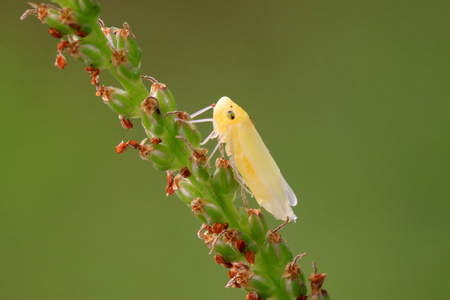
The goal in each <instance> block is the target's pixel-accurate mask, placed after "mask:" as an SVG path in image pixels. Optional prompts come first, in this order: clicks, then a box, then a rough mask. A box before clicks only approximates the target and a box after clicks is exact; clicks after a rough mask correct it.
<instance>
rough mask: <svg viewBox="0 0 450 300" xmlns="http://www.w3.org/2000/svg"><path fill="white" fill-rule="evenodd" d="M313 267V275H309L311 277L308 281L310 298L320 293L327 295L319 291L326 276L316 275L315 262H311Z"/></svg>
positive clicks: (321, 290)
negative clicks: (309, 283)
mask: <svg viewBox="0 0 450 300" xmlns="http://www.w3.org/2000/svg"><path fill="white" fill-rule="evenodd" d="M313 266H314V273H311V276H310V277H309V281H310V282H311V297H313V296H315V295H319V294H320V293H321V292H324V293H327V292H326V291H325V290H323V289H321V288H322V284H323V281H324V280H325V276H327V274H325V273H322V274H317V267H316V262H313Z"/></svg>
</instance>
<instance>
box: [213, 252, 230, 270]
mask: <svg viewBox="0 0 450 300" xmlns="http://www.w3.org/2000/svg"><path fill="white" fill-rule="evenodd" d="M214 261H215V262H216V264H218V265H222V266H224V267H225V268H231V267H233V264H231V263H229V262H227V260H226V259H225V257H223V256H222V255H220V254H218V253H216V255H214Z"/></svg>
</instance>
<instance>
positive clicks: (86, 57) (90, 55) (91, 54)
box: [79, 43, 109, 69]
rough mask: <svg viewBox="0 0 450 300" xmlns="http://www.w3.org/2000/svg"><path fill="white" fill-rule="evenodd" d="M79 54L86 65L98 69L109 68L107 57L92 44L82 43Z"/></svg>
mask: <svg viewBox="0 0 450 300" xmlns="http://www.w3.org/2000/svg"><path fill="white" fill-rule="evenodd" d="M79 53H80V56H81V58H82V59H83V61H84V63H85V64H86V65H88V66H92V67H94V68H96V69H104V68H106V67H107V66H108V63H109V60H108V59H107V58H106V56H105V55H104V54H103V53H102V52H101V51H100V49H98V48H97V47H95V46H94V45H92V44H88V43H82V44H81V45H80V48H79Z"/></svg>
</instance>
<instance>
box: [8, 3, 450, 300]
mask: <svg viewBox="0 0 450 300" xmlns="http://www.w3.org/2000/svg"><path fill="white" fill-rule="evenodd" d="M101 2H102V5H103V6H102V18H103V20H104V21H105V23H106V25H107V26H117V27H120V26H121V24H122V23H123V22H124V21H127V22H128V23H129V24H130V26H131V28H132V30H133V33H134V34H135V35H136V37H137V42H138V44H139V45H140V46H141V47H142V49H143V52H144V58H143V65H142V70H143V73H144V74H147V75H151V76H154V77H156V78H157V79H158V80H160V81H161V82H164V83H166V84H167V86H168V87H169V88H170V89H171V91H172V92H173V93H174V95H175V97H176V99H177V102H178V105H179V108H180V109H182V110H185V111H187V112H194V111H197V110H199V109H201V108H203V107H205V106H207V105H209V104H211V103H214V102H215V101H217V100H218V99H219V98H220V97H222V96H225V95H226V96H229V97H230V98H232V99H233V100H234V101H235V102H237V103H238V104H239V105H240V106H242V107H243V108H244V109H245V110H246V111H247V112H248V113H249V114H250V116H251V117H252V119H253V121H254V123H255V124H256V126H257V129H258V131H259V132H260V134H261V136H262V137H263V139H264V141H265V143H266V145H267V147H268V148H269V149H270V151H271V153H272V155H273V156H274V158H275V160H276V161H277V162H278V164H279V167H280V169H281V170H282V172H283V174H284V177H285V178H286V179H287V181H288V182H289V184H290V185H291V187H292V188H293V189H294V191H295V192H296V194H297V196H298V198H299V205H298V206H297V207H296V208H295V209H294V211H295V213H296V214H297V216H298V217H299V219H298V221H297V223H296V224H289V226H288V227H287V228H285V229H283V230H282V234H283V236H284V238H285V239H286V240H287V243H288V246H289V247H291V249H292V250H293V252H294V254H298V253H303V252H308V255H307V256H306V257H304V258H303V259H302V260H301V261H300V264H301V266H302V269H303V271H304V272H305V273H306V274H307V275H309V274H310V273H311V271H312V266H311V264H312V261H317V265H318V270H319V272H325V273H328V276H327V278H326V280H325V284H324V286H323V287H324V288H325V289H326V290H328V292H329V293H330V295H331V297H332V299H334V300H337V299H346V300H352V299H355V300H356V299H366V300H372V299H433V298H439V297H440V298H441V299H446V298H448V292H447V291H446V289H445V288H444V287H446V286H448V285H449V284H450V276H449V275H448V274H449V272H448V270H449V268H450V258H449V253H450V247H449V246H450V240H449V228H450V222H449V219H450V217H449V209H450V205H449V194H450V188H449V187H450V176H449V169H450V168H449V167H450V158H449V153H450V138H449V128H450V121H449V115H450V114H449V112H450V102H449V100H450V89H449V82H450V81H449V80H450V74H449V70H450V59H449V57H450V56H449V53H450V39H449V31H448V29H449V28H450V22H449V17H448V16H449V14H450V6H449V5H448V1H447V0H435V1H418V0H412V1H411V0H410V1H406V0H399V1H388V0H381V1H371V2H366V1H348V0H344V1H310V0H300V1H299V0H296V1H283V2H273V1H236V0H230V1H181V0H174V1H101ZM28 8H29V7H28V6H27V2H26V1H8V2H7V3H3V4H2V12H1V15H2V17H1V18H0V25H1V26H0V32H1V35H0V36H1V41H0V66H1V69H0V72H1V73H0V92H1V94H0V99H1V109H0V128H1V129H0V137H1V143H2V147H1V150H0V154H1V155H0V171H1V172H0V299H8V300H16V299H18V300H19V299H31V300H35V299H45V300H52V299H108V300H116V299H117V300H119V299H198V300H201V299H205V300H206V299H208V300H209V299H215V300H221V299H244V298H245V293H243V292H242V291H240V290H236V289H234V290H233V289H229V290H225V289H224V286H225V284H226V283H227V281H228V276H227V271H226V269H225V268H223V267H222V266H219V265H216V264H215V263H214V259H213V257H212V256H209V255H208V252H209V249H207V247H206V246H204V245H203V242H202V241H201V240H199V239H198V238H197V237H196V232H197V230H198V229H199V226H200V223H199V222H198V221H197V220H196V219H195V218H194V217H193V216H192V213H191V212H190V209H189V208H188V207H186V206H185V204H183V203H182V201H180V200H179V199H177V198H176V197H175V196H171V197H168V198H166V197H165V180H166V179H165V174H164V173H162V172H158V171H156V170H155V169H153V167H152V165H151V163H149V162H146V161H142V160H141V159H140V158H139V155H138V153H135V152H133V151H127V152H126V153H125V154H122V155H120V156H119V155H117V154H116V153H115V149H114V147H115V146H116V145H117V144H119V143H120V142H121V141H122V140H128V139H133V140H138V141H140V140H141V139H143V138H144V133H143V130H142V129H141V128H140V125H139V124H138V123H135V129H133V131H131V132H130V131H127V130H125V129H123V128H122V127H121V125H120V122H119V120H118V119H117V116H116V115H115V114H113V113H112V112H111V111H110V110H109V109H108V107H107V106H105V105H104V104H103V102H102V100H101V98H100V97H96V96H95V89H94V87H93V86H92V85H90V84H89V81H90V77H89V74H88V73H85V72H84V66H83V65H82V64H81V63H78V62H76V61H74V60H72V59H71V58H69V57H68V63H69V64H68V66H67V67H66V69H65V70H59V69H57V68H55V67H54V66H53V63H54V59H55V57H56V45H57V42H58V41H57V40H56V39H55V38H53V37H51V36H50V35H49V34H48V33H47V30H48V27H47V26H45V25H42V24H40V22H39V21H38V20H37V19H36V18H33V17H29V18H27V19H26V20H25V21H23V22H20V21H19V17H20V15H21V14H22V13H23V12H24V11H25V10H26V9H28ZM100 80H101V83H102V84H105V85H108V84H110V85H115V84H116V83H115V82H114V81H113V80H112V78H111V77H110V76H108V75H102V76H101V77H100ZM199 127H200V128H201V130H202V131H203V135H204V136H206V135H207V134H208V133H209V132H210V131H211V129H212V127H211V125H210V124H200V126H199ZM209 146H210V147H211V144H210V145H209ZM236 201H240V199H238V200H236ZM252 201H253V200H252ZM252 205H253V206H255V205H256V204H255V202H254V201H253V202H252ZM265 215H266V216H268V214H267V213H266V214H265ZM268 219H270V218H268ZM269 224H270V225H271V227H272V228H275V227H276V226H277V225H278V224H279V222H275V221H274V220H271V221H270V222H269Z"/></svg>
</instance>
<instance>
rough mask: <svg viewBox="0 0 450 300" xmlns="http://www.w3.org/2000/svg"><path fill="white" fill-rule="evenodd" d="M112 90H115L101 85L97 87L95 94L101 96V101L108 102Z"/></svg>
mask: <svg viewBox="0 0 450 300" xmlns="http://www.w3.org/2000/svg"><path fill="white" fill-rule="evenodd" d="M114 91H115V89H114V88H112V87H105V86H104V85H102V86H100V87H98V88H97V92H96V93H95V94H96V95H97V96H102V99H103V102H105V103H108V102H109V100H110V99H111V96H112V94H113V93H114Z"/></svg>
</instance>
